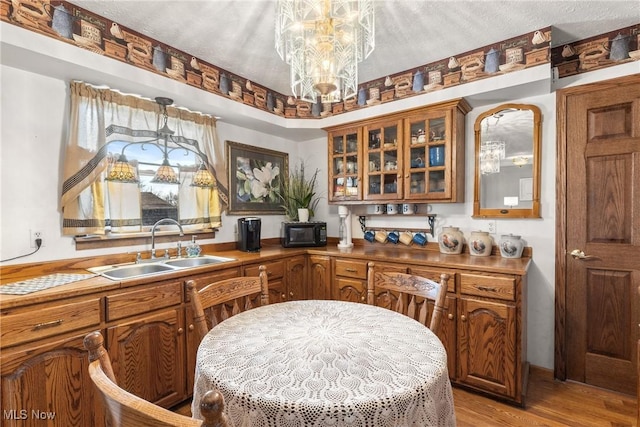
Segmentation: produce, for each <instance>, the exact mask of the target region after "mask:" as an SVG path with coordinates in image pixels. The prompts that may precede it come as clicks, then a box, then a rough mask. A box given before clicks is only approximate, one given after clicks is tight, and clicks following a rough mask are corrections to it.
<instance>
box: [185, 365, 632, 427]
mask: <svg viewBox="0 0 640 427" xmlns="http://www.w3.org/2000/svg"><path fill="white" fill-rule="evenodd" d="M453 398H454V401H455V405H456V419H457V424H458V427H467V426H469V427H471V426H473V427H482V426H510V427H519V426H522V427H525V426H526V427H529V426H548V427H565V426H571V427H605V426H606V427H632V426H636V411H637V401H636V397H635V396H631V395H626V394H621V393H616V392H612V391H608V390H603V389H600V388H597V387H591V386H588V385H585V384H581V383H576V382H570V381H568V382H562V381H555V380H554V379H553V373H552V372H551V371H548V370H545V369H541V368H535V367H532V368H531V371H530V375H529V390H528V392H527V399H526V403H527V407H526V409H521V408H517V407H515V406H512V405H507V404H505V403H500V402H497V401H495V400H493V399H489V398H487V397H483V396H481V395H478V394H475V393H471V392H468V391H466V390H463V389H460V388H457V387H454V388H453ZM190 405H191V402H187V403H185V404H183V405H181V406H179V407H177V408H174V410H175V411H176V412H180V413H181V414H183V415H191V407H190ZM425 427H426V426H425ZM637 427H640V426H637Z"/></svg>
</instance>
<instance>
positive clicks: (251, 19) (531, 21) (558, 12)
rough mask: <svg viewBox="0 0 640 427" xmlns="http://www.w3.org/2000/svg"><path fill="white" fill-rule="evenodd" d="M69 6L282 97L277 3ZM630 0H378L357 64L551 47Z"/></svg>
mask: <svg viewBox="0 0 640 427" xmlns="http://www.w3.org/2000/svg"><path fill="white" fill-rule="evenodd" d="M71 2H72V3H74V4H76V5H78V6H80V7H83V8H85V9H87V10H89V11H91V12H94V13H96V14H98V15H100V16H103V17H105V18H107V19H110V20H112V21H115V22H117V23H119V24H120V25H123V26H125V27H129V28H131V29H133V30H135V31H138V32H140V33H142V34H144V35H146V36H148V37H151V38H153V39H156V40H158V41H160V42H162V43H165V44H167V45H170V46H173V47H175V48H176V49H179V50H182V51H184V52H186V53H188V54H190V55H193V56H196V57H198V58H200V59H203V60H205V61H207V62H209V63H211V64H214V65H216V66H218V67H220V68H223V69H226V70H228V71H231V72H233V73H235V74H237V75H239V76H242V77H244V78H247V79H249V80H252V81H254V82H258V83H259V84H261V85H263V86H266V87H268V88H270V89H272V90H275V91H278V92H280V93H283V94H291V90H290V87H289V69H288V66H287V65H286V64H285V63H284V62H283V61H282V60H281V59H280V57H279V56H278V54H277V53H276V51H275V48H274V46H275V45H274V16H275V0H182V1H178V0H173V1H158V0H139V1H125V0H111V1H87V0H71ZM639 4H640V3H639V2H638V0H631V1H595V0H594V1H584V0H583V1H547V0H538V1H521V0H507V1H481V0H476V1H452V0H449V1H446V0H436V1H427V0H387V1H382V0H380V1H376V4H375V11H376V48H375V50H374V52H373V53H372V54H371V56H369V58H368V59H366V60H365V61H364V62H363V63H361V64H360V66H359V71H358V75H359V81H360V82H365V81H370V80H375V79H378V78H381V77H384V76H387V75H390V74H395V73H398V72H401V71H405V70H409V69H411V68H415V67H418V66H420V65H423V64H428V63H430V62H434V61H437V60H440V59H444V58H448V57H450V56H452V55H457V54H460V53H464V52H467V51H469V50H472V49H476V48H479V47H483V46H486V45H489V44H492V43H496V42H499V41H502V40H506V39H508V38H511V37H515V36H519V35H522V34H525V33H529V32H532V31H535V30H538V29H541V28H545V27H548V26H553V41H552V43H553V45H554V46H555V45H562V44H565V43H567V42H573V41H576V40H582V39H585V38H588V37H592V36H595V35H598V34H603V33H606V32H610V31H613V30H616V29H619V28H623V27H628V26H630V25H634V24H637V23H639V22H640V6H639Z"/></svg>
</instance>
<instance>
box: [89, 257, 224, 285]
mask: <svg viewBox="0 0 640 427" xmlns="http://www.w3.org/2000/svg"><path fill="white" fill-rule="evenodd" d="M229 261H235V259H234V258H226V257H220V256H214V255H202V256H198V257H194V258H173V259H161V260H158V261H157V262H147V263H141V264H123V265H109V266H101V267H93V268H88V269H87V270H89V271H90V272H92V273H96V274H99V275H101V276H104V277H106V278H108V279H111V280H122V279H133V278H136V277H144V276H150V275H152V274H160V273H168V272H170V271H176V270H185V269H188V268H193V267H201V266H204V265H213V264H221V263H225V262H229Z"/></svg>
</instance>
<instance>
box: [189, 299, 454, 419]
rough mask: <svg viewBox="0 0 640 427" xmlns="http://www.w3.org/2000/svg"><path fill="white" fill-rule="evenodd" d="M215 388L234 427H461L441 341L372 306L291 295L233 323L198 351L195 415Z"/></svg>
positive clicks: (212, 335) (405, 319) (235, 318)
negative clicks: (291, 298)
mask: <svg viewBox="0 0 640 427" xmlns="http://www.w3.org/2000/svg"><path fill="white" fill-rule="evenodd" d="M211 387H215V388H217V389H218V390H220V392H222V394H223V395H224V398H225V410H226V413H227V415H228V416H229V418H230V421H231V425H232V426H233V427H313V426H337V427H343V426H344V427H347V426H348V427H410V426H411V427H427V426H454V425H455V414H454V407H453V395H452V392H451V384H450V382H449V375H448V372H447V355H446V353H445V350H444V347H443V346H442V343H441V342H440V341H439V340H438V338H437V337H436V336H435V335H434V334H433V333H432V332H431V331H430V330H429V329H427V328H426V327H424V326H423V325H421V324H420V323H418V322H416V321H414V320H412V319H410V318H408V317H406V316H403V315H400V314H398V313H395V312H393V311H391V310H387V309H383V308H379V307H374V306H370V305H366V304H358V303H351V302H340V301H291V302H285V303H277V304H271V305H267V306H263V307H259V308H255V309H252V310H248V311H245V312H243V313H240V314H237V315H235V316H233V317H231V318H229V319H227V320H225V321H224V322H222V323H220V324H219V325H217V326H216V327H215V328H213V329H212V330H211V331H210V332H209V333H208V334H207V336H206V337H205V338H204V340H203V341H202V343H201V344H200V347H199V349H198V356H197V363H196V381H195V387H194V399H193V408H192V409H193V414H194V416H196V417H199V416H200V411H199V409H198V404H197V403H198V402H199V400H200V397H201V396H202V395H203V394H204V393H205V392H206V391H207V390H208V389H210V388H211Z"/></svg>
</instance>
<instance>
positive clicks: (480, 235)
mask: <svg viewBox="0 0 640 427" xmlns="http://www.w3.org/2000/svg"><path fill="white" fill-rule="evenodd" d="M492 246H493V245H492V240H491V236H490V235H489V232H488V231H472V232H471V236H470V237H469V255H473V256H489V255H491V248H492Z"/></svg>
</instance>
